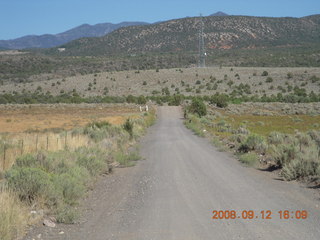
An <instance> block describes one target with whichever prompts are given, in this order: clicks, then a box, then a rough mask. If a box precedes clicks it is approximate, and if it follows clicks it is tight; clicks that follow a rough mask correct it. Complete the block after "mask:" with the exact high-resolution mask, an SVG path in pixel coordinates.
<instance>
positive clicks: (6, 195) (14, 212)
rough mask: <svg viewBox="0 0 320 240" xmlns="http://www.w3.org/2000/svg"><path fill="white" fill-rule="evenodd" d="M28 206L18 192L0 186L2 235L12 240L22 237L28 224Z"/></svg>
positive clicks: (2, 237)
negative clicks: (17, 194) (21, 199)
mask: <svg viewBox="0 0 320 240" xmlns="http://www.w3.org/2000/svg"><path fill="white" fill-rule="evenodd" d="M28 216H29V213H28V210H27V207H26V206H25V205H24V204H23V203H21V202H20V200H19V199H18V197H17V196H16V194H14V193H13V192H12V191H9V190H7V189H1V187H0V237H1V240H12V239H17V238H19V237H21V236H22V235H23V234H24V232H25V228H26V227H27V225H28V221H29V217H28Z"/></svg>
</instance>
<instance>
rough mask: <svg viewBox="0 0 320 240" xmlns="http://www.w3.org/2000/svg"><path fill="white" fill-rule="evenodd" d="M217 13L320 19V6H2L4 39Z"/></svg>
mask: <svg viewBox="0 0 320 240" xmlns="http://www.w3.org/2000/svg"><path fill="white" fill-rule="evenodd" d="M217 11H223V12H226V13H228V14H231V15H250V16H269V17H287V16H290V17H302V16H307V15H312V14H320V0H263V1H261V0H192V1H191V0H0V39H2V40H3V39H12V38H17V37H21V36H24V35H31V34H36V35H39V34H45V33H50V34H55V33H59V32H63V31H65V30H68V29H70V28H73V27H76V26H78V25H81V24H83V23H89V24H96V23H104V22H112V23H119V22H122V21H145V22H156V21H161V20H169V19H173V18H182V17H186V16H198V15H199V14H200V13H202V14H203V15H210V14H212V13H215V12H217Z"/></svg>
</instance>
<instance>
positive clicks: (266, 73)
mask: <svg viewBox="0 0 320 240" xmlns="http://www.w3.org/2000/svg"><path fill="white" fill-rule="evenodd" d="M268 75H269V73H268V72H267V71H263V72H262V74H261V76H264V77H265V76H268Z"/></svg>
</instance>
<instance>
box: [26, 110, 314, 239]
mask: <svg viewBox="0 0 320 240" xmlns="http://www.w3.org/2000/svg"><path fill="white" fill-rule="evenodd" d="M158 115H159V118H158V121H157V123H156V124H155V125H154V126H153V127H151V128H150V130H149V132H148V135H147V136H146V137H144V139H143V141H142V143H141V154H142V156H143V157H144V158H145V160H142V161H140V162H139V163H138V165H137V166H135V167H133V168H127V169H117V170H116V173H115V174H113V175H111V176H107V177H104V178H103V179H102V180H101V181H100V182H99V183H98V186H97V188H95V190H94V191H93V194H92V196H90V197H89V198H88V199H86V200H85V205H86V206H87V209H86V212H85V214H84V217H83V221H82V222H81V223H79V224H75V225H71V226H70V225H69V226H68V225H58V226H57V227H56V228H53V229H51V228H45V227H40V228H35V229H34V230H33V231H31V232H30V234H29V235H28V237H27V238H26V239H32V238H35V239H36V238H37V235H38V234H39V233H41V236H40V235H39V236H38V237H40V238H41V239H69V240H78V239H79V240H80V239H90V240H109V239H114V240H122V239H123V240H131V239H132V240H151V239H152V240H207V239H227V240H230V239H281V240H284V239H303V240H308V239H320V208H319V205H320V200H319V193H318V192H317V191H315V190H310V189H306V188H305V187H302V186H301V185H299V184H297V183H287V182H283V181H280V180H276V179H273V178H272V177H270V174H269V173H265V172H260V171H258V170H255V169H250V168H245V167H243V166H241V165H240V164H239V163H238V161H237V160H235V159H234V158H232V157H231V156H229V155H228V154H226V153H222V152H219V151H217V150H216V149H215V148H214V147H213V146H212V145H211V144H210V143H209V142H208V141H207V140H206V139H202V138H199V137H197V136H195V135H193V133H192V132H191V131H189V130H187V129H186V128H185V127H184V125H183V122H182V119H181V112H180V109H179V108H177V107H161V108H160V109H159V114H158ZM213 210H235V211H237V213H238V216H241V212H242V211H243V210H254V211H255V213H256V216H257V217H258V218H256V217H255V218H254V219H251V220H249V219H241V218H238V217H237V218H236V219H232V220H231V219H230V220H218V219H216V220H213V219H212V216H213V214H212V211H213ZM262 210H265V211H266V210H270V211H272V215H271V218H272V219H261V217H262V215H261V213H260V212H261V211H262ZM280 210H289V211H290V213H291V211H296V210H306V211H308V213H309V216H308V218H307V219H305V220H301V219H300V220H297V219H292V218H291V216H290V218H289V219H287V220H284V219H280V216H279V213H278V211H280ZM292 216H293V215H292ZM61 231H63V233H62V232H61ZM59 232H60V234H59Z"/></svg>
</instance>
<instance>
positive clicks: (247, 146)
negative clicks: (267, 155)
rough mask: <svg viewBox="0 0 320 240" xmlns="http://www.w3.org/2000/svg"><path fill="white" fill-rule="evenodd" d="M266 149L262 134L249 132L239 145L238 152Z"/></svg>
mask: <svg viewBox="0 0 320 240" xmlns="http://www.w3.org/2000/svg"><path fill="white" fill-rule="evenodd" d="M266 149H267V146H266V143H265V140H264V138H263V137H262V136H260V135H257V134H250V135H249V136H248V137H247V139H246V141H245V142H244V143H243V144H241V145H240V147H239V149H238V150H239V151H240V152H244V153H246V152H249V151H257V152H260V153H264V152H265V151H266Z"/></svg>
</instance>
